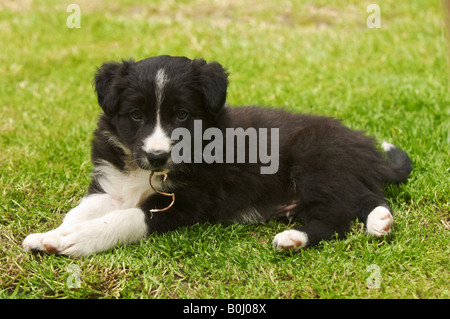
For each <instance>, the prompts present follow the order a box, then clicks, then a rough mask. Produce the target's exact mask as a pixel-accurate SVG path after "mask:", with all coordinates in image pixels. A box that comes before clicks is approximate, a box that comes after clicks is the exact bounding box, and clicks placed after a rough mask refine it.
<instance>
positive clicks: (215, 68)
mask: <svg viewBox="0 0 450 319" xmlns="http://www.w3.org/2000/svg"><path fill="white" fill-rule="evenodd" d="M193 65H194V68H198V72H199V73H198V77H199V83H200V85H201V87H202V91H203V96H204V103H205V105H206V108H207V109H208V111H209V112H210V113H211V114H213V115H217V114H218V113H219V111H220V110H221V109H222V107H223V106H224V105H225V101H226V98H227V87H228V73H227V72H226V70H225V69H224V68H223V67H222V66H221V65H220V64H219V63H217V62H211V63H206V62H205V60H203V59H198V60H194V61H193Z"/></svg>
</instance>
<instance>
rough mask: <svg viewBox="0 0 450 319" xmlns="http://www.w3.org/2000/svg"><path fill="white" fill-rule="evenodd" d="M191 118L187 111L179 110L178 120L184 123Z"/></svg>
mask: <svg viewBox="0 0 450 319" xmlns="http://www.w3.org/2000/svg"><path fill="white" fill-rule="evenodd" d="M188 116H189V112H188V111H186V110H183V109H181V110H178V111H177V119H179V120H180V121H184V120H185V119H187V118H188Z"/></svg>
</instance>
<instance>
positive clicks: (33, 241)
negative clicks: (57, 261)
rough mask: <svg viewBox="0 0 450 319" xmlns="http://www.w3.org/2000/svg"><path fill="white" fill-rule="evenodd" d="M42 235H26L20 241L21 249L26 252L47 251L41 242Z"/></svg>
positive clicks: (43, 235)
mask: <svg viewBox="0 0 450 319" xmlns="http://www.w3.org/2000/svg"><path fill="white" fill-rule="evenodd" d="M44 237H45V234H42V233H37V234H31V235H28V236H27V237H26V238H25V239H24V241H23V243H22V246H23V250H24V251H26V252H39V251H42V252H48V251H47V249H46V248H45V247H44V244H43V242H42V241H43V239H44Z"/></svg>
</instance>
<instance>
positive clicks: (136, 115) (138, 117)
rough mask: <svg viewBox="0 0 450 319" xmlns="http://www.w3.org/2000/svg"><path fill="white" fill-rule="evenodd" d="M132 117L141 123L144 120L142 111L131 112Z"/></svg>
mask: <svg viewBox="0 0 450 319" xmlns="http://www.w3.org/2000/svg"><path fill="white" fill-rule="evenodd" d="M130 116H131V118H132V119H133V120H135V121H141V120H143V119H144V115H143V114H142V112H141V111H140V110H134V111H131V112H130Z"/></svg>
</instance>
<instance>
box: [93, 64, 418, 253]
mask: <svg viewBox="0 0 450 319" xmlns="http://www.w3.org/2000/svg"><path fill="white" fill-rule="evenodd" d="M160 68H163V69H164V70H165V72H166V73H167V75H168V78H169V79H170V81H169V82H168V84H167V87H166V88H165V93H164V101H163V103H162V105H161V109H160V112H161V125H162V127H163V128H164V130H165V131H166V132H168V133H169V136H170V132H172V130H173V129H175V128H177V127H186V128H188V129H189V130H190V131H192V130H193V125H194V124H193V123H194V120H195V119H201V120H202V121H203V122H202V123H203V127H202V128H203V130H205V129H207V128H208V127H217V128H219V129H221V130H222V131H223V132H225V129H226V128H237V127H242V128H244V129H246V128H250V127H254V128H279V130H280V131H279V136H280V143H279V150H280V157H279V169H278V172H277V173H276V174H266V175H264V174H261V173H260V167H261V165H262V163H254V164H251V163H242V164H223V163H212V164H206V163H190V164H186V163H184V164H183V163H182V164H168V165H170V167H167V168H168V169H169V173H168V180H167V183H163V185H164V186H165V189H164V191H167V192H173V193H175V197H176V200H175V203H174V205H173V206H172V207H171V208H170V209H169V210H168V211H165V212H159V213H158V212H156V213H153V214H151V213H148V211H149V209H152V208H161V207H166V206H167V205H168V204H169V203H170V199H169V198H168V197H167V196H163V195H159V194H154V195H151V196H150V197H148V198H145V199H144V200H143V201H142V202H141V204H140V205H141V208H142V210H143V211H144V212H145V213H146V214H147V223H148V230H149V233H151V232H165V231H170V230H173V229H175V228H177V227H180V226H184V225H193V224H195V223H203V222H207V221H209V222H221V221H232V222H240V221H246V220H247V219H248V218H247V217H245V212H248V211H257V212H258V214H259V215H256V218H254V221H261V222H263V221H265V220H268V219H270V218H272V217H275V216H276V215H277V211H278V210H279V207H282V206H283V205H286V204H289V203H296V204H297V207H296V209H295V211H294V212H293V218H294V219H295V220H301V221H303V222H304V223H305V225H304V226H303V227H301V228H299V229H300V230H302V231H304V232H306V233H307V234H308V238H309V240H308V244H309V245H314V244H317V243H318V242H319V241H320V240H322V239H329V238H330V237H332V236H333V235H334V234H335V233H338V234H339V235H343V234H344V233H345V232H346V231H348V229H349V225H350V222H351V221H352V220H354V219H356V218H359V219H360V220H362V221H365V220H366V219H367V215H368V214H369V213H370V212H371V211H372V210H373V209H374V208H375V207H377V206H381V205H384V206H386V207H388V204H387V203H386V201H385V200H384V196H383V192H382V186H383V184H384V183H386V182H396V183H398V182H402V181H404V180H405V179H406V178H407V177H408V175H409V173H410V172H411V162H410V160H409V158H408V156H407V155H406V153H404V152H403V151H402V150H400V149H398V148H392V149H391V150H389V151H388V153H387V156H386V155H385V154H383V153H381V152H380V151H378V150H377V147H376V143H375V141H374V140H373V139H372V138H370V137H366V136H364V135H363V134H362V133H360V132H357V131H353V130H350V129H348V128H346V127H344V126H343V125H341V123H340V122H339V121H337V120H335V119H332V118H326V117H316V116H310V115H300V114H292V113H289V112H286V111H282V110H273V109H267V108H261V107H228V106H224V104H225V99H226V91H227V84H228V80H227V76H228V75H227V73H226V71H225V70H224V69H223V68H222V67H221V66H220V65H219V64H218V63H215V62H213V63H206V62H205V61H204V60H192V61H191V60H189V59H187V58H181V57H168V56H162V57H155V58H150V59H146V60H143V61H139V62H134V61H132V60H130V61H123V62H122V63H106V64H104V65H103V66H102V67H100V68H99V70H98V73H97V75H96V77H95V80H94V83H95V89H96V92H97V95H98V102H99V105H100V106H101V107H102V109H103V110H104V114H102V115H101V116H100V118H99V123H98V129H97V131H96V132H95V138H94V141H93V151H92V159H93V163H94V165H99V164H100V163H102V162H103V161H107V162H109V163H111V164H112V165H114V167H116V168H117V169H118V170H120V171H122V172H124V173H129V172H130V171H132V170H140V169H143V168H144V169H145V168H148V167H146V166H145V165H144V164H142V163H141V161H140V158H142V156H144V155H142V154H141V153H142V150H141V145H142V144H141V142H142V139H143V138H145V137H146V136H148V135H149V134H150V133H151V132H152V131H153V129H154V127H155V125H156V120H155V114H156V113H155V112H156V106H155V93H154V92H155V83H154V78H155V73H156V72H157V70H158V69H160ZM136 107H138V108H139V109H140V110H141V111H142V113H143V114H144V120H143V122H140V123H136V121H133V119H131V118H130V112H131V111H132V110H133V109H134V108H136ZM180 108H183V109H186V110H187V111H188V112H189V117H188V118H187V119H186V120H183V121H179V120H177V119H176V118H175V115H174V114H175V113H176V112H177V110H179V109H180ZM224 135H225V134H224ZM136 163H137V164H138V165H135V164H136ZM149 173H150V172H149ZM89 192H90V193H96V192H103V190H102V189H101V186H100V185H99V184H98V183H97V181H96V178H95V176H94V178H93V181H92V184H91V187H90V189H89ZM291 217H292V216H291Z"/></svg>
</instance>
